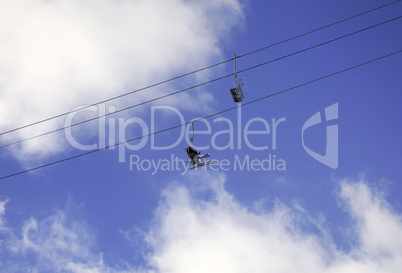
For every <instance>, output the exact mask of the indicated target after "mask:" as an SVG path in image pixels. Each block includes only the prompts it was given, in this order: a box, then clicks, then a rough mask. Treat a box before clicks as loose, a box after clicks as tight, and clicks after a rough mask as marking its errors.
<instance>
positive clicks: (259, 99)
mask: <svg viewBox="0 0 402 273" xmlns="http://www.w3.org/2000/svg"><path fill="white" fill-rule="evenodd" d="M401 52H402V50H398V51H395V52H392V53H390V54H387V55H383V56H381V57H378V58H375V59H372V60H369V61H366V62H364V63H360V64H358V65H355V66H351V67H348V68H345V69H343V70H339V71H337V72H334V73H332V74H328V75H326V76H323V77H320V78H316V79H314V80H311V81H308V82H304V83H302V84H299V85H296V86H293V87H290V88H287V89H284V90H282V91H279V92H276V93H272V94H270V95H267V96H264V97H260V98H258V99H255V100H252V101H249V102H247V103H244V104H239V105H237V106H234V107H231V108H228V109H226V110H222V111H219V112H216V113H213V114H210V115H207V116H204V117H202V118H199V119H196V120H193V121H189V122H185V123H182V124H179V125H176V126H172V127H169V128H166V129H163V130H159V131H156V132H153V133H149V134H146V135H142V136H140V137H136V138H133V139H130V140H127V141H123V142H120V143H117V144H113V145H109V146H106V147H104V148H101V149H96V150H92V151H89V152H85V153H82V154H78V155H75V156H71V157H67V158H64V159H61V160H57V161H53V162H50V163H47V164H44V165H40V166H37V167H34V168H31V169H26V170H23V171H20V172H16V173H13V174H9V175H6V176H3V177H0V180H4V179H7V178H10V177H13V176H17V175H21V174H24V173H28V172H31V171H34V170H38V169H42V168H45V167H49V166H52V165H55V164H59V163H62V162H65V161H68V160H72V159H75V158H78V157H82V156H85V155H89V154H93V153H96V152H99V151H103V150H106V149H109V148H112V147H117V146H119V145H122V144H125V143H129V142H132V141H135V140H139V139H142V138H144V137H149V136H152V135H156V134H160V133H163V132H167V131H171V130H173V129H176V128H180V127H183V126H186V125H188V124H190V123H193V122H197V121H200V120H205V119H209V118H211V117H214V116H217V115H221V114H223V113H226V112H229V111H232V110H235V109H238V108H240V107H244V106H247V105H250V104H253V103H256V102H259V101H262V100H265V99H268V98H270V97H273V96H276V95H279V94H283V93H285V92H289V91H291V90H294V89H296V88H299V87H302V86H306V85H308V84H311V83H314V82H317V81H320V80H323V79H326V78H329V77H332V76H335V75H338V74H341V73H344V72H346V71H350V70H352V69H355V68H358V67H361V66H364V65H367V64H369V63H373V62H375V61H378V60H381V59H384V58H387V57H390V56H393V55H396V54H398V53H401Z"/></svg>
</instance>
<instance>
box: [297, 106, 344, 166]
mask: <svg viewBox="0 0 402 273" xmlns="http://www.w3.org/2000/svg"><path fill="white" fill-rule="evenodd" d="M337 119H338V103H334V104H332V105H331V106H328V107H327V108H325V121H326V122H329V121H331V120H337ZM321 122H322V119H321V113H320V112H317V113H315V114H314V115H313V116H311V117H310V118H309V119H308V120H307V121H306V122H305V123H304V125H303V128H302V144H303V148H304V150H305V151H306V152H307V153H308V154H309V155H310V156H312V157H313V158H314V159H315V160H317V161H318V162H320V163H322V164H324V165H326V166H328V167H330V168H332V169H336V168H338V124H335V125H327V126H326V134H327V139H326V148H325V154H324V155H321V154H319V153H316V152H314V151H313V150H311V149H310V148H308V147H307V146H306V145H305V143H304V132H305V130H307V129H308V128H310V127H312V126H314V125H317V124H320V123H321Z"/></svg>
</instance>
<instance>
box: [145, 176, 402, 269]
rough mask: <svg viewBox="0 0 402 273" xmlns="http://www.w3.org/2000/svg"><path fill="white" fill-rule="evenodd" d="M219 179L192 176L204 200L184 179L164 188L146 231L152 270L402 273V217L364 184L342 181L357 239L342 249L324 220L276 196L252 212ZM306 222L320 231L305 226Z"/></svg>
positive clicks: (347, 208) (342, 193)
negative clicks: (205, 188)
mask: <svg viewBox="0 0 402 273" xmlns="http://www.w3.org/2000/svg"><path fill="white" fill-rule="evenodd" d="M224 180H225V178H224V177H223V176H220V177H217V178H216V177H212V176H207V178H205V179H203V178H202V176H200V177H197V178H195V179H193V181H191V183H209V184H210V185H211V186H212V187H211V188H212V189H213V192H214V198H213V200H209V201H205V200H204V201H202V200H199V199H197V198H194V196H193V194H192V192H191V191H189V190H188V189H187V188H185V187H183V186H176V187H172V188H170V189H168V190H166V191H165V193H164V196H165V198H164V201H162V202H161V204H160V206H159V209H158V212H157V214H156V222H155V224H154V227H153V228H152V229H151V232H150V234H149V235H148V237H147V240H148V242H149V243H150V244H151V245H152V247H153V249H154V252H153V254H152V255H151V256H150V257H151V258H150V262H151V264H152V265H153V266H154V267H155V268H156V272H172V273H181V272H232V273H233V272H321V273H322V272H399V269H400V268H401V266H402V251H401V247H402V236H401V234H402V222H401V217H400V215H398V214H396V213H394V212H392V211H391V209H390V208H389V205H387V203H386V201H385V199H383V198H382V197H381V195H378V194H376V192H373V191H372V190H371V189H370V188H369V187H368V186H367V185H366V184H365V183H363V182H358V183H353V182H351V181H346V180H345V181H343V182H342V183H341V189H342V191H341V193H340V196H339V197H340V198H341V200H343V202H344V203H345V204H346V211H347V212H348V213H349V214H350V216H351V217H352V218H353V219H354V220H355V221H356V223H355V225H354V226H353V227H352V229H354V231H355V235H356V237H355V238H352V239H351V240H356V245H355V246H354V247H353V248H352V250H350V251H348V252H343V251H341V250H340V248H337V246H336V245H335V244H334V242H333V241H332V239H331V238H330V236H328V234H330V230H328V229H325V228H324V226H325V225H323V219H312V218H311V216H309V215H308V214H307V212H306V211H305V210H304V209H302V208H300V207H296V208H290V207H288V206H285V205H284V204H281V203H277V204H276V206H275V208H274V209H273V210H272V211H265V212H261V211H259V212H254V211H250V210H249V209H247V208H246V207H244V206H242V205H241V204H239V203H238V202H236V201H235V200H234V198H233V196H231V195H229V194H228V193H227V192H226V191H224V189H223V183H224ZM197 181H198V182H197ZM303 221H309V222H310V224H312V225H316V226H317V229H318V230H320V231H321V232H322V233H319V234H317V233H309V232H307V231H305V230H303V228H302V225H303V223H302V222H303ZM345 228H346V227H345Z"/></svg>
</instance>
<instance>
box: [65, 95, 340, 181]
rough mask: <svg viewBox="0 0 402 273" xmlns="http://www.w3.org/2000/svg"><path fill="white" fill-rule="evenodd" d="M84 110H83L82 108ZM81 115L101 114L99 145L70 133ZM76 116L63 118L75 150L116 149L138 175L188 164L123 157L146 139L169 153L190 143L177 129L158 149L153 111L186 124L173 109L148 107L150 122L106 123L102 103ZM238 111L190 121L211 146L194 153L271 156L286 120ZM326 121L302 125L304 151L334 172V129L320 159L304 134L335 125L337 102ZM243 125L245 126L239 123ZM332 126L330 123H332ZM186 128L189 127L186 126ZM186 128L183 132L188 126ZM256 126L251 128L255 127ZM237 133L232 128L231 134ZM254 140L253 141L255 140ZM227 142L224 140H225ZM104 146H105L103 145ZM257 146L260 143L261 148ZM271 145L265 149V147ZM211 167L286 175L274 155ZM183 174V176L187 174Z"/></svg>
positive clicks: (237, 159)
mask: <svg viewBox="0 0 402 273" xmlns="http://www.w3.org/2000/svg"><path fill="white" fill-rule="evenodd" d="M82 109H83V108H82ZM80 111H92V112H95V113H96V112H97V114H98V115H99V117H100V118H99V125H98V129H99V138H98V141H97V142H95V143H92V144H82V143H79V142H78V141H77V140H76V139H75V138H74V137H73V134H72V131H71V129H70V127H71V123H72V120H73V118H74V117H75V115H77V114H78V113H79V112H80ZM80 111H75V112H73V113H72V114H70V115H68V116H67V118H66V124H65V125H66V126H65V127H66V128H67V129H66V130H65V135H66V139H67V140H68V142H69V143H70V144H71V145H72V146H73V147H75V148H77V149H80V150H92V149H105V148H108V149H115V148H118V154H119V162H126V159H127V157H128V158H129V160H130V165H129V166H130V170H138V171H151V170H153V171H152V174H153V175H154V174H155V173H156V172H158V171H173V170H176V171H177V170H182V171H184V170H185V169H188V164H187V163H186V161H187V159H186V158H184V157H174V156H173V155H171V159H159V161H155V159H152V158H150V159H144V158H140V157H139V156H138V155H135V154H131V155H127V151H138V150H140V149H142V148H144V147H145V145H146V144H147V143H148V140H149V139H148V138H150V144H151V145H150V148H151V150H170V149H172V148H175V147H177V146H181V145H182V142H183V141H184V140H186V139H189V138H190V135H189V134H190V133H191V131H189V128H181V130H180V135H179V137H178V138H176V139H173V140H174V143H170V144H169V145H166V144H165V146H158V145H156V139H155V138H154V134H153V133H154V132H155V131H156V130H155V129H156V128H155V127H156V125H155V124H156V122H155V120H156V119H157V118H156V112H160V113H159V115H160V114H163V115H166V114H170V115H172V114H175V115H177V116H178V117H179V118H180V121H181V123H182V124H184V123H185V118H184V116H183V115H182V114H181V112H180V111H179V110H178V109H176V108H174V107H171V106H152V107H151V115H150V117H151V121H150V122H146V121H145V120H143V119H141V118H139V117H132V118H129V119H124V118H118V119H116V118H109V119H108V120H106V119H105V114H107V113H114V112H115V108H114V107H113V106H110V107H108V109H107V108H106V106H105V105H104V104H102V105H99V106H92V107H88V108H86V109H83V110H80ZM241 112H242V111H241V107H239V108H238V109H237V118H236V119H235V120H230V119H228V118H224V117H218V118H216V119H214V120H212V121H208V120H202V119H199V118H198V119H197V118H196V119H194V120H199V121H200V122H202V123H204V125H205V126H206V129H204V130H201V131H200V130H198V131H194V132H193V133H195V134H196V135H210V136H211V137H210V139H211V141H210V143H209V145H206V146H203V147H201V146H195V145H194V147H195V148H196V149H197V150H203V151H205V150H208V149H210V148H213V149H214V150H215V151H222V150H227V149H228V150H236V149H237V150H242V149H243V147H242V146H243V145H242V144H243V143H244V144H245V146H247V148H249V149H251V150H254V151H264V150H265V151H272V152H274V151H275V150H276V149H277V142H278V140H277V137H278V135H277V134H278V127H279V128H280V127H282V126H280V124H283V123H284V122H286V118H285V117H282V118H279V119H277V118H272V120H271V121H268V120H266V119H264V118H262V117H254V118H252V119H250V120H248V121H246V122H244V121H242V113H241ZM324 112H325V114H324V118H322V116H321V113H320V112H317V113H315V114H314V115H313V116H311V117H310V118H308V120H307V121H306V122H305V123H304V124H303V126H302V132H301V134H302V146H303V148H304V150H305V151H306V152H307V153H308V154H309V155H310V156H311V157H313V158H314V159H316V160H317V161H319V162H320V163H322V164H324V165H326V166H328V167H330V168H332V169H336V168H337V167H338V125H337V124H335V125H333V124H332V125H328V126H327V127H326V152H325V154H324V155H321V154H319V153H317V152H315V151H313V150H312V149H310V148H309V147H307V146H306V144H305V138H304V134H305V131H306V130H307V129H309V128H311V127H312V126H315V125H318V124H321V123H322V122H323V120H324V121H325V122H329V121H330V122H332V121H333V120H337V119H338V103H335V104H333V105H331V106H328V107H326V108H325V111H324ZM243 122H244V123H243ZM254 123H256V124H259V125H260V126H259V130H250V127H251V125H252V124H254ZM332 123H333V122H332ZM130 124H134V125H136V126H137V128H138V129H140V131H141V134H140V135H144V137H142V138H141V139H140V141H139V142H137V143H135V144H130V143H128V141H127V138H126V134H127V129H128V126H129V125H130ZM148 124H150V128H148ZM214 124H217V125H218V124H219V126H220V127H222V126H224V127H225V128H227V129H221V130H218V131H216V130H212V126H213V125H214ZM188 126H189V125H188ZM188 126H187V127H188ZM254 127H255V126H254ZM235 128H236V129H235ZM252 135H256V136H257V135H261V136H262V137H263V138H264V139H265V141H266V140H268V143H267V142H265V141H264V142H265V143H264V144H265V145H262V146H261V145H256V144H255V143H252V141H251V138H250V136H252ZM217 139H220V141H217ZM254 139H255V138H254ZM225 140H226V141H225ZM107 142H108V146H107ZM115 143H119V145H115ZM259 144H261V142H260V143H259ZM267 144H269V145H267ZM213 161H214V162H215V163H214V164H211V165H209V166H208V168H210V169H212V170H224V171H225V170H229V169H228V167H229V168H230V166H231V168H230V169H233V170H234V171H236V170H240V171H244V170H246V171H286V162H285V160H284V159H282V158H277V155H275V154H272V153H264V157H263V158H260V159H258V158H251V157H250V155H248V154H247V155H244V154H243V155H242V156H241V155H239V154H236V155H235V157H234V158H233V159H232V160H229V159H223V160H217V159H214V160H213ZM185 172H186V171H184V173H185Z"/></svg>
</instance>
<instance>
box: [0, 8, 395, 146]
mask: <svg viewBox="0 0 402 273" xmlns="http://www.w3.org/2000/svg"><path fill="white" fill-rule="evenodd" d="M400 18H402V16H398V17H395V18H392V19H389V20H386V21H384V22H381V23H378V24H375V25H372V26H369V27H366V28H363V29H360V30H357V31H354V32H351V33H348V34H346V35H342V36H339V37H337V38H334V39H331V40H328V41H326V42H323V43H320V44H316V45H314V46H311V47H307V48H304V49H302V50H299V51H296V52H293V53H290V54H287V55H284V56H281V57H278V58H275V59H272V60H269V61H267V62H263V63H260V64H257V65H254V66H251V67H249V68H246V69H243V70H239V71H237V73H242V72H245V71H249V70H252V69H255V68H258V67H261V66H264V65H267V64H270V63H273V62H276V61H279V60H282V59H285V58H288V57H291V56H294V55H297V54H300V53H302V52H305V51H308V50H311V49H314V48H317V47H320V46H323V45H326V44H329V43H332V42H335V41H338V40H340V39H343V38H346V37H349V36H352V35H355V34H357V33H360V32H363V31H366V30H369V29H372V28H374V27H378V26H380V25H383V24H386V23H389V22H392V21H394V20H397V19H400ZM233 74H234V73H231V74H228V75H225V76H221V77H218V78H215V79H212V80H209V81H207V82H203V83H200V84H197V85H194V86H190V87H187V88H185V89H181V90H179V91H175V92H172V93H169V94H166V95H163V96H159V97H156V98H153V99H150V100H147V101H144V102H141V103H137V104H134V105H131V106H128V107H125V108H122V109H119V110H117V111H115V112H111V113H107V114H104V115H101V116H98V117H94V118H90V119H87V120H84V121H80V122H77V123H74V124H71V125H69V126H65V127H62V128H58V129H54V130H52V131H48V132H45V133H42V134H39V135H36V136H31V137H28V138H25V139H22V140H18V141H15V142H12V143H8V144H5V145H3V146H0V149H1V148H5V147H9V146H12V145H15V144H18V143H22V142H25V141H28V140H31V139H34V138H38V137H41V136H45V135H48V134H51V133H55V132H58V131H61V130H64V129H67V128H71V127H74V126H77V125H81V124H83V123H87V122H90V121H93V120H97V119H100V118H103V117H106V116H110V115H114V114H116V113H119V112H122V111H126V110H129V109H132V108H135V107H138V106H141V105H144V104H147V103H150V102H154V101H157V100H160V99H163V98H166V97H170V96H173V95H177V94H179V93H183V92H186V91H189V90H191V89H194V88H197V87H200V86H203V85H206V84H209V83H212V82H216V81H219V80H222V79H224V78H228V77H230V76H233ZM82 109H85V108H84V107H83V108H81V110H82ZM73 112H75V111H73Z"/></svg>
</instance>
